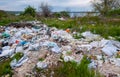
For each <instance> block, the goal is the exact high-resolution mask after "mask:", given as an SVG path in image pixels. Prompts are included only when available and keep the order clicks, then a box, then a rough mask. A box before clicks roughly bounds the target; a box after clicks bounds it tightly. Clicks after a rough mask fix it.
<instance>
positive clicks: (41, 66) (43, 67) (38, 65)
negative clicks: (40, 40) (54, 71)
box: [37, 62, 48, 69]
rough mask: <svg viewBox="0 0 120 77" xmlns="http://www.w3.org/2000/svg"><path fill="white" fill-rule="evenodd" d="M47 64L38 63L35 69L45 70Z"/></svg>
mask: <svg viewBox="0 0 120 77" xmlns="http://www.w3.org/2000/svg"><path fill="white" fill-rule="evenodd" d="M47 66H48V65H47V64H46V63H45V62H38V63H37V68H41V69H45V68H47Z"/></svg>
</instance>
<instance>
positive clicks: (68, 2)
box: [0, 0, 92, 11]
mask: <svg viewBox="0 0 120 77" xmlns="http://www.w3.org/2000/svg"><path fill="white" fill-rule="evenodd" d="M42 2H44V3H47V4H48V5H50V6H51V7H52V11H63V10H68V11H91V10H92V6H91V0H0V10H6V11H23V10H24V9H25V8H26V7H27V6H28V5H30V6H32V7H34V8H36V10H38V7H39V6H40V4H41V3H42Z"/></svg>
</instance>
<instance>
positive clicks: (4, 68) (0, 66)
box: [0, 52, 23, 77]
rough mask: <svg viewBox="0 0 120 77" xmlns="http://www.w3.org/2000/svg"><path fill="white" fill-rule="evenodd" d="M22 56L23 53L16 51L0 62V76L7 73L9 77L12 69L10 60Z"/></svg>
mask: <svg viewBox="0 0 120 77" xmlns="http://www.w3.org/2000/svg"><path fill="white" fill-rule="evenodd" d="M22 56H23V53H20V52H18V53H16V54H15V55H14V56H13V57H12V58H10V59H8V60H5V61H3V62H1V63H0V77H1V76H4V75H7V74H9V75H10V77H12V74H13V72H12V69H11V67H10V62H11V61H12V60H13V59H16V60H19V59H20V58H21V57H22Z"/></svg>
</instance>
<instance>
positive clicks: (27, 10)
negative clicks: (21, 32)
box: [21, 6, 36, 17]
mask: <svg viewBox="0 0 120 77" xmlns="http://www.w3.org/2000/svg"><path fill="white" fill-rule="evenodd" d="M21 15H31V16H32V17H35V15H36V11H35V8H33V7H31V6H28V7H27V8H25V11H24V12H23V13H22V14H21Z"/></svg>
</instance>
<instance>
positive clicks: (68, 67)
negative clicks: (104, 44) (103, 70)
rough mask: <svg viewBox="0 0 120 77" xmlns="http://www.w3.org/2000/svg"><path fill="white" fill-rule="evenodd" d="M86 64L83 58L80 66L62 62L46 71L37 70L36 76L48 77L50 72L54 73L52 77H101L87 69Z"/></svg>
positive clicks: (85, 59) (74, 63)
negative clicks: (43, 76)
mask: <svg viewBox="0 0 120 77" xmlns="http://www.w3.org/2000/svg"><path fill="white" fill-rule="evenodd" d="M88 64H89V61H88V60H87V58H86V57H84V58H83V59H82V61H81V62H80V64H77V63H76V62H62V63H60V64H59V65H57V66H54V67H52V68H49V69H47V70H46V69H44V70H39V71H37V74H39V73H42V74H43V75H45V76H47V77H50V76H51V72H52V71H54V74H53V75H52V77H102V75H100V73H99V72H95V70H92V69H89V68H88ZM45 70H46V71H45ZM39 75H40V74H39Z"/></svg>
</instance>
